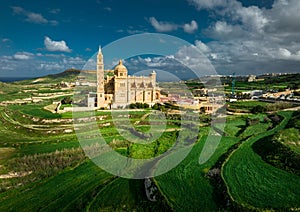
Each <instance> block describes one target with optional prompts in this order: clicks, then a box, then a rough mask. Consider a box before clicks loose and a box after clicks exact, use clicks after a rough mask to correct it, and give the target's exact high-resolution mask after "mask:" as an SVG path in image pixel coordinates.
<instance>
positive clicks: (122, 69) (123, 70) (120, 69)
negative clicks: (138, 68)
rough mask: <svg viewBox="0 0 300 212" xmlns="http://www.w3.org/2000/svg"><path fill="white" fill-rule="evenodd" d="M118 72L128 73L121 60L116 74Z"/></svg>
mask: <svg viewBox="0 0 300 212" xmlns="http://www.w3.org/2000/svg"><path fill="white" fill-rule="evenodd" d="M118 72H127V68H126V67H125V66H124V65H123V62H122V60H120V61H119V64H118V65H117V66H116V67H115V74H116V73H118Z"/></svg>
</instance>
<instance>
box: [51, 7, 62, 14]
mask: <svg viewBox="0 0 300 212" xmlns="http://www.w3.org/2000/svg"><path fill="white" fill-rule="evenodd" d="M49 13H52V14H58V13H60V9H59V8H55V9H51V10H49Z"/></svg>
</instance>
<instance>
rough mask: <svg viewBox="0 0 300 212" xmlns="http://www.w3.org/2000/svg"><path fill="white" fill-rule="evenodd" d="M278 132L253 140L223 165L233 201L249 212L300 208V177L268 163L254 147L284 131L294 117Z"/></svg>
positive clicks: (279, 127) (265, 133) (286, 118)
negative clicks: (260, 141)
mask: <svg viewBox="0 0 300 212" xmlns="http://www.w3.org/2000/svg"><path fill="white" fill-rule="evenodd" d="M280 115H282V116H283V117H284V120H283V121H282V122H281V123H280V124H279V125H278V126H276V127H275V128H274V129H272V130H270V131H267V132H263V133H260V134H258V135H256V136H252V137H250V138H249V139H247V140H246V141H245V142H243V143H242V144H241V146H240V147H239V148H238V149H237V150H236V151H235V152H233V153H232V155H231V156H230V157H229V158H228V159H227V161H226V163H225V164H224V165H223V169H222V176H223V179H224V181H225V182H226V185H227V188H228V192H229V194H230V196H231V198H232V199H233V200H234V201H235V202H236V203H238V204H240V205H242V206H243V207H246V208H252V209H254V208H269V209H270V208H273V209H283V208H294V207H296V208H297V207H299V204H300V198H299V196H300V184H299V182H300V177H299V176H296V175H294V174H290V173H288V172H285V171H283V170H280V169H277V168H275V167H273V166H271V165H270V164H267V163H265V162H264V161H263V160H262V159H261V158H260V157H259V156H258V155H257V154H256V153H255V152H254V151H253V149H252V145H253V144H254V143H255V142H257V141H258V140H261V139H264V138H265V137H266V136H270V135H273V134H274V133H276V132H278V131H279V130H282V129H284V127H285V125H286V124H287V123H288V121H289V119H290V118H291V115H292V113H291V112H286V113H280Z"/></svg>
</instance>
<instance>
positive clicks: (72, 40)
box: [0, 0, 300, 77]
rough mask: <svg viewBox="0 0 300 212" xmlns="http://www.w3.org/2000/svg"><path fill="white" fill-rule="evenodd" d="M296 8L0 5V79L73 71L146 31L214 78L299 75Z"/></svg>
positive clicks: (250, 3) (91, 0) (238, 0)
mask: <svg viewBox="0 0 300 212" xmlns="http://www.w3.org/2000/svg"><path fill="white" fill-rule="evenodd" d="M299 11H300V1H299V0H176V1H174V0H163V1H162V0H128V1H117V0H103V1H102V0H85V1H81V0H78V1H71V0H65V1H61V0H44V1H33V0H22V1H21V0H11V1H2V2H1V9H0V28H1V30H0V77H18V76H19V77H35V76H42V75H45V74H52V73H58V72H61V71H63V70H65V69H68V68H78V69H80V68H82V67H83V65H84V64H85V63H86V61H88V60H89V58H90V57H91V56H92V55H93V54H94V53H95V52H96V51H97V50H98V46H99V45H101V46H104V47H105V46H106V45H108V44H109V43H111V42H113V41H115V40H118V39H120V38H123V37H126V36H129V35H133V34H137V33H145V32H151V33H155V32H157V33H165V34H168V35H172V36H176V37H178V38H180V39H183V40H186V41H187V42H189V43H191V44H194V45H195V46H196V47H197V48H198V49H199V50H200V51H202V52H203V53H204V54H205V56H206V57H207V58H208V59H209V60H210V61H211V63H212V64H213V66H214V67H215V69H216V70H217V72H218V73H219V74H231V73H232V72H236V73H237V74H262V73H266V72H299V68H300V21H299V20H300V12H299ZM141 45H142V44H141ZM136 60H138V61H139V62H140V63H143V62H144V65H146V66H147V64H149V66H152V67H153V64H151V61H154V62H155V61H156V62H157V61H162V60H164V59H163V58H159V57H158V58H152V59H151V58H148V57H146V58H145V57H139V58H137V59H136ZM130 61H133V60H128V63H130ZM168 61H169V60H164V64H165V63H167V62H168ZM133 62H136V61H133ZM156 64H157V68H159V64H161V63H156Z"/></svg>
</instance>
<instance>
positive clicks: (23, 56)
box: [13, 52, 33, 60]
mask: <svg viewBox="0 0 300 212" xmlns="http://www.w3.org/2000/svg"><path fill="white" fill-rule="evenodd" d="M32 56H33V54H32V53H29V52H17V53H16V54H14V56H13V58H14V59H15V60H29V59H31V58H32Z"/></svg>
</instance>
